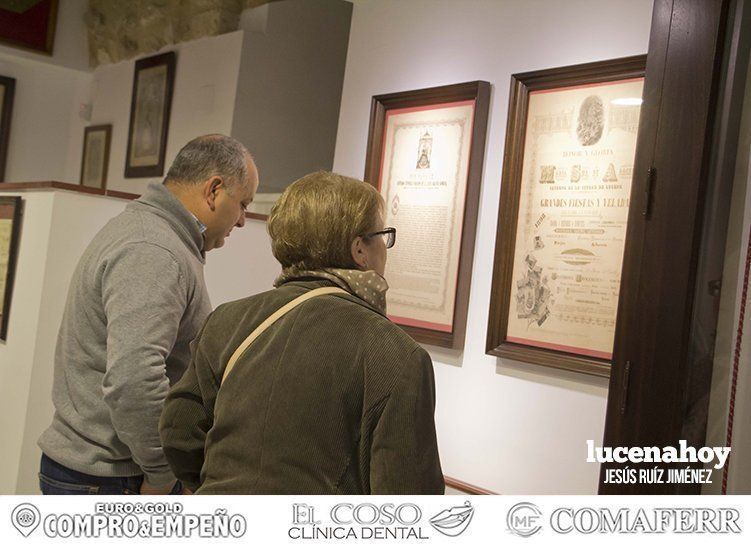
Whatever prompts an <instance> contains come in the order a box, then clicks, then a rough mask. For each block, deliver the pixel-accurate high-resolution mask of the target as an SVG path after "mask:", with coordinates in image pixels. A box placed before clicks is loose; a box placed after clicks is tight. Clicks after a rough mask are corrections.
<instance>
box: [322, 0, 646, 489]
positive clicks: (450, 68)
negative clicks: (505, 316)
mask: <svg viewBox="0 0 751 544" xmlns="http://www.w3.org/2000/svg"><path fill="white" fill-rule="evenodd" d="M651 12H652V2H651V1H650V0H613V1H608V2H602V1H600V0H571V1H567V2H559V1H556V0H506V1H504V2H498V1H495V0H470V1H462V2H449V1H441V2H436V1H432V0H412V1H410V2H403V1H398V0H362V1H360V2H356V3H355V5H354V14H353V18H352V28H351V32H350V44H349V53H348V57H347V68H346V73H345V79H344V91H343V96H342V105H341V113H340V119H339V131H338V134H337V146H336V154H335V158H334V169H335V170H336V171H337V172H340V173H342V174H346V175H352V176H357V177H362V175H363V172H364V165H365V148H366V143H367V131H368V116H369V112H370V99H371V97H372V96H373V95H376V94H381V93H389V92H396V91H404V90H410V89H419V88H423V87H431V86H435V85H446V84H451V83H459V82H463V81H472V80H478V79H480V80H487V81H490V82H491V83H492V84H493V93H492V98H491V107H490V118H489V125H488V139H487V148H486V154H485V169H484V175H483V186H482V193H481V202H480V210H479V221H478V222H479V225H478V234H477V239H476V246H475V257H474V265H473V266H474V268H473V277H472V291H471V296H470V304H469V316H468V323H469V327H468V331H467V337H466V342H465V349H464V351H463V352H459V353H457V352H452V351H447V350H440V349H433V348H429V351H430V352H431V354H432V356H433V360H434V361H435V362H436V364H435V368H436V382H437V388H438V391H437V395H438V405H437V410H436V420H437V425H438V437H439V442H440V448H441V459H442V462H443V468H444V472H445V473H446V474H447V475H450V476H452V477H454V478H458V479H460V480H464V481H467V482H469V483H472V484H475V485H478V486H481V487H486V488H488V489H491V490H493V491H496V492H499V493H504V494H507V493H595V492H596V490H597V480H598V473H599V466H597V465H595V464H587V463H586V462H585V457H586V449H585V441H586V440H587V439H594V440H596V441H598V442H600V441H601V440H602V435H603V430H604V421H605V407H606V402H607V381H606V380H605V379H601V378H594V377H587V376H583V375H579V374H574V373H570V372H564V371H556V370H550V369H546V368H544V367H539V366H535V365H529V364H524V363H517V362H514V361H507V360H499V359H497V358H495V357H489V356H486V355H485V353H484V351H485V350H484V346H485V335H486V328H487V319H488V301H489V297H490V286H491V279H492V278H491V276H492V264H493V250H494V245H495V235H496V233H495V229H496V220H497V217H498V201H499V195H500V183H501V166H502V159H503V146H504V139H505V129H506V112H507V109H508V98H509V96H508V89H509V78H510V76H511V74H513V73H516V72H526V71H530V70H538V69H542V68H552V67H556V66H565V65H569V64H577V63H582V62H589V61H595V60H603V59H610V58H616V57H623V56H628V55H636V54H642V53H645V52H646V51H647V45H648V38H649V29H650V21H651Z"/></svg>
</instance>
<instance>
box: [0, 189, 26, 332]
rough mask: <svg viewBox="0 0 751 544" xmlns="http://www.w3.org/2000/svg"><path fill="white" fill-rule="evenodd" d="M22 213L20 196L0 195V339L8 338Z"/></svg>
mask: <svg viewBox="0 0 751 544" xmlns="http://www.w3.org/2000/svg"><path fill="white" fill-rule="evenodd" d="M22 214H23V210H22V200H21V197H20V196H11V197H8V196H3V197H0V312H2V314H0V340H7V339H8V316H9V314H10V300H11V296H12V295H13V279H14V277H15V272H16V260H17V257H18V238H19V233H20V229H21V216H22Z"/></svg>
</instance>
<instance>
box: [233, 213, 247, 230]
mask: <svg viewBox="0 0 751 544" xmlns="http://www.w3.org/2000/svg"><path fill="white" fill-rule="evenodd" d="M235 226H236V227H244V226H245V210H241V211H240V217H238V218H237V223H235Z"/></svg>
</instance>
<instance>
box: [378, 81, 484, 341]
mask: <svg viewBox="0 0 751 544" xmlns="http://www.w3.org/2000/svg"><path fill="white" fill-rule="evenodd" d="M489 100H490V83H488V82H486V81H473V82H468V83H460V84H456V85H447V86H443V87H433V88H429V89H420V90H415V91H406V92H398V93H392V94H384V95H380V96H374V97H373V100H372V105H371V111H370V131H369V135H368V150H367V158H366V163H365V181H367V182H368V183H371V184H372V185H374V186H375V187H376V188H377V189H378V190H379V192H380V193H381V195H382V196H383V198H384V200H385V202H386V214H385V215H386V217H385V224H386V226H388V227H396V230H397V236H396V245H395V246H394V247H393V248H391V249H389V253H388V260H387V263H386V274H385V275H386V279H387V281H388V283H389V290H388V292H387V311H388V315H389V318H390V319H391V320H392V321H394V322H395V323H397V324H398V325H400V326H401V327H402V328H403V329H404V330H405V331H406V332H407V333H409V334H410V335H411V336H412V337H413V338H414V339H415V340H417V341H418V342H423V343H426V344H433V345H438V346H443V347H447V348H452V349H461V348H462V347H463V345H464V333H465V330H466V325H467V306H468V303H469V288H470V279H471V275H472V259H473V254H474V240H475V230H476V227H477V210H478V205H479V197H480V184H481V181H482V167H483V156H484V152H485V133H486V129H487V122H488V106H489Z"/></svg>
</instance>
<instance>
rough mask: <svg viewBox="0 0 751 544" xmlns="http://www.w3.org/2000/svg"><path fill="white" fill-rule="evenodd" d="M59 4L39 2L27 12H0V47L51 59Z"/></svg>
mask: <svg viewBox="0 0 751 544" xmlns="http://www.w3.org/2000/svg"><path fill="white" fill-rule="evenodd" d="M19 4H20V3H19ZM58 4H59V0H40V1H38V2H36V3H35V4H34V5H33V6H31V7H29V8H28V9H9V8H10V6H8V7H3V8H0V43H3V44H6V45H10V46H11V47H18V48H19V49H26V50H27V51H33V52H34V53H44V54H46V55H52V48H53V46H54V45H55V27H56V26H57V9H58Z"/></svg>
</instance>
